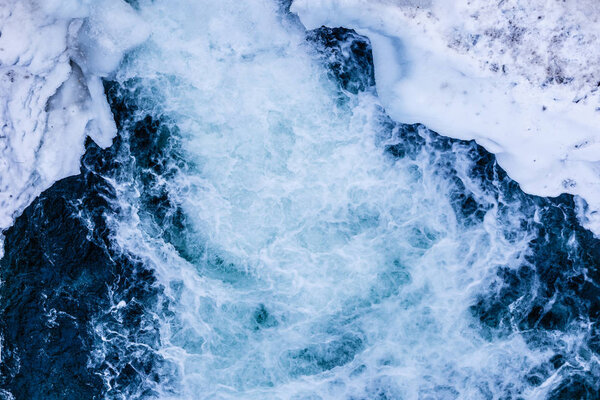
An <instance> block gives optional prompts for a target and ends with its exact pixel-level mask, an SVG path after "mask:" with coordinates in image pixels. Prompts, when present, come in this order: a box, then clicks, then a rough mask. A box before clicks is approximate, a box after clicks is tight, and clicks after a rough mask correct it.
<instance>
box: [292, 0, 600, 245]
mask: <svg viewBox="0 0 600 400" xmlns="http://www.w3.org/2000/svg"><path fill="white" fill-rule="evenodd" d="M291 9H292V11H293V12H296V13H297V14H298V15H299V16H300V19H301V21H302V22H303V24H304V25H306V26H307V28H309V29H311V28H316V27H319V26H321V25H326V26H331V27H335V26H344V27H347V28H353V29H355V30H356V31H357V32H359V33H361V34H363V35H366V36H368V37H369V38H370V39H371V42H372V45H373V56H374V63H375V76H376V81H377V90H378V92H379V96H380V98H381V101H382V103H383V104H384V106H385V107H386V110H387V112H388V113H389V114H390V115H391V116H392V117H393V118H394V119H395V120H397V121H400V122H421V123H424V124H426V125H427V126H428V127H430V128H432V129H434V130H437V131H438V132H440V133H442V134H444V135H448V136H452V137H456V138H461V139H475V140H476V141H477V142H478V143H480V144H481V145H483V146H485V147H486V148H487V149H488V150H490V151H492V152H494V153H495V154H496V156H497V159H498V162H499V163H500V165H501V166H502V167H503V168H504V169H505V170H506V171H507V172H508V174H509V175H510V176H511V177H512V178H513V179H515V180H516V181H518V182H519V184H520V185H521V187H522V189H523V190H524V191H526V192H528V193H532V194H536V195H541V196H557V195H559V194H560V193H565V192H566V193H572V194H575V195H579V196H581V197H582V198H583V199H584V200H585V201H584V202H582V203H585V204H584V206H583V208H585V210H584V215H583V214H582V215H583V216H582V222H584V223H585V224H586V225H587V226H588V227H589V228H590V229H592V230H593V231H594V232H595V233H596V234H599V233H600V216H599V213H598V210H600V180H599V179H598V176H599V172H600V164H598V161H600V152H598V151H597V150H598V148H599V146H600V128H599V127H600V111H599V109H600V108H599V106H600V101H599V94H598V84H599V83H600V75H599V73H598V71H599V69H598V66H599V64H600V52H599V51H598V50H597V46H592V44H593V43H595V42H596V41H597V39H598V37H600V25H599V24H598V23H597V20H598V17H599V16H600V11H599V6H598V5H597V3H595V2H591V1H584V2H574V1H566V2H551V3H548V2H541V1H534V2H517V1H501V2H500V3H499V4H497V3H496V2H494V3H489V2H483V1H466V0H464V1H457V2H444V1H395V2H394V1H373V0H370V1H368V0H344V1H341V0H295V1H294V2H293V4H292V7H291Z"/></svg>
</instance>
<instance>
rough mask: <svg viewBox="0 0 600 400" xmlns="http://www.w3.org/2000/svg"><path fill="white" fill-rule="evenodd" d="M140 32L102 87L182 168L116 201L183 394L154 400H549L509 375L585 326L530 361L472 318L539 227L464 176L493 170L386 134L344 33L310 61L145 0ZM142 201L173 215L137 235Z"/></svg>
mask: <svg viewBox="0 0 600 400" xmlns="http://www.w3.org/2000/svg"><path fill="white" fill-rule="evenodd" d="M140 15H141V17H142V19H143V20H145V21H147V22H149V23H150V24H151V25H152V26H153V33H152V37H151V40H150V41H149V42H148V43H147V44H146V45H145V46H144V47H143V48H142V49H140V50H139V51H137V52H135V53H134V54H132V55H131V56H130V57H129V58H128V59H127V61H126V63H125V64H124V65H123V66H122V68H121V69H120V70H119V71H118V73H117V74H116V77H115V81H116V82H117V83H118V84H119V86H120V89H119V91H117V92H115V93H116V94H115V96H116V97H117V98H119V97H124V98H125V100H124V102H125V104H129V105H131V104H130V103H131V102H133V104H134V105H135V106H134V110H135V111H134V112H133V114H132V115H131V116H130V118H131V120H129V121H128V120H127V119H126V120H125V121H123V122H122V124H124V127H125V128H124V132H127V131H131V129H137V128H133V127H134V126H137V125H135V124H137V122H135V121H140V120H141V119H142V118H148V117H150V118H151V120H152V121H156V123H157V124H158V126H160V127H159V128H153V130H152V131H151V132H162V131H161V129H166V130H167V132H169V134H170V135H171V136H172V137H176V138H177V139H176V143H177V145H176V150H174V153H175V154H176V156H173V155H171V156H170V157H173V159H171V160H170V161H169V157H166V161H165V160H158V161H156V162H158V163H159V164H160V165H161V166H162V167H161V169H160V170H161V171H162V170H165V171H169V172H164V173H162V174H161V173H158V176H155V175H156V174H157V173H156V172H155V171H156V170H155V169H154V167H152V166H149V167H144V169H148V168H150V169H149V172H148V173H149V176H150V177H149V178H147V179H146V183H145V184H144V185H145V186H144V189H143V190H142V192H141V193H142V194H140V189H139V186H138V184H137V183H135V182H129V183H127V184H126V185H125V186H124V189H123V194H122V196H123V199H124V200H123V201H124V204H123V207H126V206H125V204H132V203H133V204H135V205H136V206H135V207H139V211H135V209H134V210H133V211H131V212H132V215H133V217H132V218H126V219H124V220H123V221H122V222H120V223H118V224H117V226H118V227H117V228H116V231H117V236H116V241H117V243H118V244H119V246H120V247H122V248H124V249H126V250H127V251H130V252H132V253H133V254H135V255H136V257H141V258H142V259H143V260H145V262H146V263H147V264H148V265H152V266H153V267H152V268H153V269H154V272H155V274H156V276H157V278H158V282H160V283H161V285H162V286H163V287H164V296H165V298H166V299H167V300H168V304H169V306H168V308H169V312H168V313H167V314H166V315H165V316H163V317H162V319H161V328H160V333H161V346H160V348H159V350H158V352H159V354H160V355H161V356H162V357H164V359H165V360H166V361H167V362H169V363H170V364H172V365H174V368H175V369H176V371H177V377H178V379H177V383H176V384H173V385H174V386H169V387H168V389H167V388H162V389H161V387H160V386H159V387H158V388H157V390H158V393H160V395H159V397H161V398H181V397H183V398H207V399H208V398H240V397H241V398H248V399H250V398H256V399H265V398H289V399H295V398H321V399H326V398H331V399H334V398H375V397H378V396H379V397H381V398H419V397H421V398H427V397H428V396H432V397H433V398H439V397H440V396H442V397H444V396H445V397H447V398H456V397H459V398H499V397H502V396H503V395H509V396H513V395H514V396H516V395H522V396H525V397H529V398H537V397H543V396H545V395H547V394H548V393H550V392H551V391H552V390H555V389H556V388H557V387H559V386H560V384H561V382H562V379H561V378H559V375H560V373H558V375H556V374H555V375H550V376H545V377H544V378H543V384H537V385H535V384H531V383H530V382H528V381H527V379H525V377H524V376H525V375H526V374H527V373H528V372H526V371H531V370H533V369H535V368H537V367H539V366H540V365H544V364H545V363H548V362H549V360H550V359H552V357H554V356H555V355H556V354H557V353H560V352H561V351H563V350H560V349H562V348H563V346H564V345H562V344H560V343H561V341H562V340H564V341H566V342H572V341H573V340H575V339H574V338H575V337H578V336H577V335H580V332H581V331H580V328H579V327H575V326H573V327H572V328H571V327H570V328H566V327H565V330H564V332H562V333H560V334H558V337H560V338H561V339H558V338H557V339H556V340H552V341H551V343H552V344H551V345H545V346H544V345H542V346H537V345H535V344H532V343H531V342H528V340H527V339H526V336H524V335H523V334H521V333H519V332H518V331H517V332H514V333H511V334H507V335H502V334H495V333H484V332H485V330H486V329H488V328H485V327H480V326H479V324H480V322H478V321H479V319H478V313H485V311H482V310H478V308H477V307H482V308H485V307H487V306H486V305H485V304H486V303H487V301H488V300H485V298H486V295H485V294H484V293H486V292H488V291H490V290H491V291H494V290H496V289H494V285H492V286H491V287H489V286H488V285H490V282H495V281H496V279H497V274H498V273H499V272H498V271H499V270H504V269H507V270H509V271H510V270H514V271H518V270H520V269H521V268H523V264H524V263H525V264H528V263H529V262H530V261H526V257H527V255H530V254H531V253H532V251H533V250H532V249H531V248H530V245H529V241H530V240H531V239H532V238H534V237H535V236H536V235H537V231H536V230H537V228H534V227H531V228H524V226H528V225H523V221H524V220H528V219H531V218H534V210H536V208H537V207H538V206H536V205H535V203H533V204H529V203H527V204H528V205H527V206H525V205H524V204H525V203H522V202H523V201H525V200H523V199H521V194H519V195H517V196H516V197H514V196H515V195H514V194H512V192H511V191H513V190H517V191H518V189H516V187H513V186H509V188H508V189H498V188H494V184H492V187H488V186H487V183H485V179H491V180H492V181H494V180H496V179H497V180H499V181H498V182H497V183H496V184H497V185H500V187H502V185H504V183H501V182H504V180H506V179H508V178H506V177H505V175H496V176H495V177H494V176H493V175H492V176H487V178H486V177H485V176H480V175H478V174H477V173H475V174H473V172H470V171H472V169H473V168H476V167H477V165H478V164H477V163H479V162H481V163H485V162H488V163H489V162H490V161H479V160H478V159H477V157H481V156H477V154H478V153H477V152H478V150H477V151H476V150H475V148H474V146H475V145H474V144H468V143H456V144H452V143H451V142H446V141H445V140H443V139H439V138H438V137H437V136H436V135H435V134H433V133H430V132H429V131H428V130H427V129H426V128H424V127H409V126H403V125H398V124H395V123H393V122H392V121H390V120H389V118H388V117H387V116H386V115H385V114H384V112H383V109H382V107H381V105H380V104H379V100H378V98H377V97H376V96H375V92H374V90H373V88H372V87H370V84H371V83H369V82H371V81H369V79H371V80H372V77H370V75H371V74H372V70H371V71H370V70H369V69H368V68H367V69H364V70H361V69H360V68H357V69H352V68H354V65H355V64H358V65H359V66H360V62H363V63H364V62H365V60H364V59H361V58H360V57H359V56H358V55H357V54H359V55H360V52H358V53H357V54H355V53H353V52H352V51H351V50H352V49H353V47H352V45H351V43H353V40H358V38H357V37H355V36H352V35H350V36H349V37H346V38H344V37H340V38H338V40H339V41H340V43H339V44H338V46H339V52H338V53H330V51H331V50H330V49H329V48H328V47H327V46H326V45H324V44H323V43H327V40H334V38H335V36H334V37H329V38H327V37H326V38H325V39H318V38H319V36H318V35H317V36H316V38H314V39H312V41H313V44H312V45H311V44H310V42H309V43H307V42H306V39H305V31H304V29H303V27H302V25H300V24H299V23H298V21H297V20H296V19H295V17H294V16H293V15H290V14H287V13H286V11H285V8H284V7H282V6H279V5H278V4H276V3H273V2H271V1H266V0H261V1H256V2H253V3H252V4H240V3H239V2H234V1H221V2H219V3H218V4H216V3H213V2H210V1H205V2H196V3H193V4H192V3H189V2H186V1H176V2H173V1H171V2H160V1H158V2H153V3H143V4H142V5H141V6H140ZM330 35H333V33H330ZM319 40H323V41H324V42H323V43H322V42H320V41H319ZM361 40H362V39H361ZM331 45H332V46H334V47H335V44H331ZM319 46H321V47H319ZM323 46H325V47H323ZM363 46H368V44H363ZM315 48H316V49H317V50H315ZM318 49H321V52H322V53H319V51H318ZM367 50H368V47H367ZM355 51H357V50H356V49H355ZM366 54H368V52H367V53H366ZM366 56H367V55H363V57H366ZM336 57H338V59H336ZM336 62H338V63H341V64H342V67H341V69H342V71H344V68H348V71H346V75H344V74H343V73H342V74H341V75H340V76H339V77H338V79H341V82H342V87H341V88H340V87H339V86H338V84H337V83H336V81H335V80H332V77H333V76H335V71H336V69H335V68H336V67H335V65H337V64H336ZM344 63H347V64H348V65H347V66H344ZM338 68H339V67H338ZM375 68H376V69H377V66H376V67H375ZM332 70H333V71H334V75H333V76H332V75H331V74H332ZM338 73H339V71H338ZM361 73H362V74H364V75H366V76H361V75H360V74H361ZM344 76H346V80H348V81H350V82H353V81H358V83H359V84H357V85H355V86H344V84H343V82H344ZM361 79H362V80H363V81H364V82H363V81H361ZM365 82H366V83H365ZM361 85H362V87H363V89H362V90H360V89H357V88H360V87H361ZM133 93H135V95H131V94H133ZM121 101H123V100H121ZM144 115H145V117H144ZM143 126H146V125H143ZM141 129H145V128H141ZM154 129H158V130H154ZM125 134H127V133H125ZM155 134H156V133H155ZM161 134H163V133H161ZM386 149H387V151H386ZM393 155H395V156H393ZM175 160H185V162H183V164H182V163H181V161H175ZM151 165H153V164H151ZM153 171H154V172H153ZM148 181H149V182H150V183H148ZM498 190H499V191H500V192H499V193H498ZM504 190H508V192H506V193H505V192H504ZM146 192H147V193H149V194H144V193H146ZM518 193H520V192H518ZM146 196H155V197H156V196H158V197H157V198H161V199H164V197H167V198H168V201H167V202H166V203H164V200H160V202H161V203H160V204H162V206H161V207H165V204H166V206H167V208H169V207H171V210H170V211H169V210H168V209H167V210H163V211H161V212H160V215H162V216H164V215H165V213H166V215H167V216H166V217H163V218H162V219H160V218H159V219H158V220H157V219H156V217H152V216H150V217H149V216H148V215H147V213H146V212H145V211H144V209H145V208H147V207H148V205H147V204H148V203H147V202H148V200H147V199H146V200H144V199H145V197H146ZM155 197H152V198H155ZM136 199H137V201H136ZM175 205H177V206H175ZM153 207H154V206H153ZM523 207H525V208H523ZM542 207H543V206H542ZM537 212H542V211H536V213H537ZM169 215H170V216H169ZM173 218H175V220H176V221H178V222H177V224H174V223H173ZM536 218H539V217H536ZM174 225H176V226H177V232H176V233H174V232H172V230H173V229H174ZM531 284H532V285H533V286H532V287H531V290H534V287H535V285H534V284H533V283H531ZM499 287H502V284H501V283H500V286H499ZM534 291H535V290H534ZM482 296H483V297H482ZM536 297H537V295H533V297H532V298H530V299H529V300H527V299H528V298H529V297H528V295H527V294H523V297H522V298H521V300H520V301H521V302H522V303H523V304H528V305H525V306H523V307H525V309H527V307H531V303H530V302H531V301H532V299H533V298H536ZM478 298H479V299H481V298H483V299H484V300H480V301H481V303H479V306H477V305H476V304H477V299H478ZM517 304H518V303H515V304H513V307H517ZM498 312H501V311H498ZM520 312H525V313H527V312H526V311H520ZM481 318H483V317H481ZM498 328H499V327H496V328H492V332H494V329H498ZM509 330H510V329H509ZM488 335H491V336H488ZM171 383H172V382H171ZM171 390H172V391H173V393H174V394H171V392H170V391H171Z"/></svg>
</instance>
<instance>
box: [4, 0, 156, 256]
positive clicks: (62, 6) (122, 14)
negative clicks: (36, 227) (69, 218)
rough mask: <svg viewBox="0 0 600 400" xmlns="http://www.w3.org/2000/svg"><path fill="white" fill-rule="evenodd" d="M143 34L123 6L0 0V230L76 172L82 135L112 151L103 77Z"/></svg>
mask: <svg viewBox="0 0 600 400" xmlns="http://www.w3.org/2000/svg"><path fill="white" fill-rule="evenodd" d="M148 34H149V29H148V27H147V26H146V25H145V24H144V23H143V21H141V19H140V18H139V17H138V16H137V15H136V13H135V11H134V10H133V9H132V8H131V6H129V5H128V4H127V3H125V2H123V1H122V0H98V1H92V0H39V1H36V0H0V122H1V124H2V132H1V133H0V231H2V230H3V229H6V228H7V227H8V226H10V225H11V224H12V221H13V218H14V217H15V216H16V215H17V214H19V213H20V212H21V211H22V210H23V209H24V208H25V206H27V205H28V204H29V203H30V202H31V201H32V200H33V199H34V198H35V197H36V196H37V195H39V193H41V192H42V191H43V190H44V189H46V188H48V187H49V186H51V185H52V183H54V182H55V181H57V180H59V179H61V178H64V177H67V176H69V175H73V174H77V173H78V172H79V159H80V157H81V155H82V154H83V153H84V141H85V138H86V137H87V136H89V137H91V138H92V139H93V140H94V141H95V142H96V143H97V144H98V145H100V146H103V147H106V146H109V145H110V143H111V141H112V138H113V137H114V136H115V134H116V126H115V123H114V120H113V116H112V113H111V111H110V108H109V106H108V104H107V102H106V97H105V95H104V89H103V87H102V82H101V78H102V77H104V76H107V75H108V74H109V73H110V72H111V71H113V70H114V69H115V68H116V67H117V66H118V65H119V63H120V60H121V58H122V55H123V53H124V52H125V51H127V50H129V49H132V48H133V47H134V46H136V45H138V44H139V43H141V42H142V41H144V40H145V39H146V37H147V36H148ZM1 252H2V249H1V246H0V254H1Z"/></svg>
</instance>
